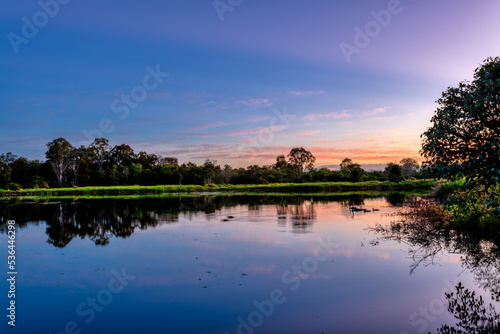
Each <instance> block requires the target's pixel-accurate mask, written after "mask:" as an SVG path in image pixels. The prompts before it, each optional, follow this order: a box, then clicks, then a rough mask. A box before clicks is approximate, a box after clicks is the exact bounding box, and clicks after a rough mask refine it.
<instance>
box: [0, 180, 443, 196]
mask: <svg viewBox="0 0 500 334" xmlns="http://www.w3.org/2000/svg"><path fill="white" fill-rule="evenodd" d="M436 183H437V181H434V180H428V181H425V180H412V181H401V182H380V181H368V182H356V183H354V182H315V183H272V184H235V185H233V184H229V185H204V186H201V185H158V186H139V185H134V186H102V187H74V188H52V189H51V188H49V189H21V190H0V196H1V197H18V196H64V195H74V196H78V195H133V194H163V193H192V192H241V191H244V192H301V193H305V192H306V193H307V192H310V193H314V192H332V191H335V192H338V191H361V190H378V191H392V190H393V191H401V190H431V189H432V188H433V187H435V185H436Z"/></svg>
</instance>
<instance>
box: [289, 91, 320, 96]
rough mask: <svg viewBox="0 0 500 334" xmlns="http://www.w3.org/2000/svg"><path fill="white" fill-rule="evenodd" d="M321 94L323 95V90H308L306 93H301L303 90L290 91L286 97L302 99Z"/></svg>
mask: <svg viewBox="0 0 500 334" xmlns="http://www.w3.org/2000/svg"><path fill="white" fill-rule="evenodd" d="M323 93H325V91H324V90H316V91H312V90H308V91H303V90H299V91H295V90H292V91H289V92H288V95H290V96H300V97H303V96H311V95H318V94H323Z"/></svg>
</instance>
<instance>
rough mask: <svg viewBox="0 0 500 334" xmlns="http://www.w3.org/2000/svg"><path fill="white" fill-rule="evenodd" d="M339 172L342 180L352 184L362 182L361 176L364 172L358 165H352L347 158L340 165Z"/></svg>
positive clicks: (352, 162)
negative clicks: (344, 179)
mask: <svg viewBox="0 0 500 334" xmlns="http://www.w3.org/2000/svg"><path fill="white" fill-rule="evenodd" d="M340 171H341V172H342V174H343V176H344V178H346V179H348V180H349V181H352V182H361V181H363V175H364V173H365V171H364V170H363V168H361V165H360V164H357V163H354V161H352V160H351V159H349V158H345V159H344V160H342V162H341V163H340Z"/></svg>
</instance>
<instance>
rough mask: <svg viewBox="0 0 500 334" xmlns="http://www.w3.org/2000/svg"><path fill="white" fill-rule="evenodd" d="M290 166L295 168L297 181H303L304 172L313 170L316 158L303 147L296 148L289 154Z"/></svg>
mask: <svg viewBox="0 0 500 334" xmlns="http://www.w3.org/2000/svg"><path fill="white" fill-rule="evenodd" d="M287 157H288V161H289V164H290V165H292V166H293V168H294V169H295V173H296V178H297V181H299V182H300V181H302V178H303V175H304V171H305V170H312V169H313V168H314V163H315V162H316V158H315V157H314V155H313V154H312V153H311V152H310V151H308V150H306V149H305V148H303V147H294V148H292V149H291V150H290V153H288V156H287Z"/></svg>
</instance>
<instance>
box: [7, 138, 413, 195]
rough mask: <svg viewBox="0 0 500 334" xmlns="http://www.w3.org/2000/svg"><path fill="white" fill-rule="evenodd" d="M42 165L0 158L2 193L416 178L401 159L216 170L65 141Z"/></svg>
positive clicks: (306, 155) (299, 153)
mask: <svg viewBox="0 0 500 334" xmlns="http://www.w3.org/2000/svg"><path fill="white" fill-rule="evenodd" d="M45 156H46V161H43V162H42V161H39V160H28V159H27V158H25V157H17V156H15V155H14V154H12V153H11V152H9V153H6V154H1V155H0V188H2V189H11V190H18V189H20V188H49V187H50V188H54V187H69V186H73V187H75V186H106V185H132V184H139V185H158V184H199V185H204V184H209V185H210V184H266V183H280V182H281V183H283V182H335V181H349V182H361V181H370V180H380V181H386V180H390V181H401V180H404V179H405V178H411V177H415V178H420V177H421V173H420V172H419V165H418V163H417V162H416V161H415V160H414V159H412V158H405V159H403V160H401V162H400V163H399V164H398V163H389V164H387V166H386V169H385V171H384V172H382V171H373V172H368V171H365V170H363V169H362V168H361V165H359V164H357V163H355V162H353V161H352V160H351V159H348V158H346V159H344V160H343V161H342V163H341V164H340V170H338V171H332V170H330V169H328V168H316V167H315V162H316V158H315V157H314V155H313V154H312V153H311V152H310V151H308V150H306V149H305V148H303V147H294V148H292V149H291V150H290V152H289V153H288V154H287V155H286V156H285V155H284V154H282V155H279V156H277V157H276V162H275V163H274V164H271V165H263V166H259V165H251V166H248V167H247V168H233V167H231V166H230V165H227V164H226V165H224V166H220V165H218V164H217V161H216V160H210V159H207V160H205V162H204V163H203V164H200V165H197V164H195V163H192V162H188V163H183V164H179V161H178V159H177V158H175V157H162V156H160V155H156V154H149V153H147V152H144V151H141V152H139V153H135V152H134V150H133V149H132V148H131V147H130V146H129V145H126V144H121V145H116V146H114V147H112V146H111V145H110V144H109V141H108V140H107V139H106V138H96V139H95V140H94V142H93V143H91V144H90V145H89V146H87V147H85V146H83V145H82V146H80V147H74V146H73V145H71V144H70V143H69V142H68V141H67V140H66V139H64V138H57V139H54V140H53V141H51V142H50V143H48V144H47V152H46V153H45Z"/></svg>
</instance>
